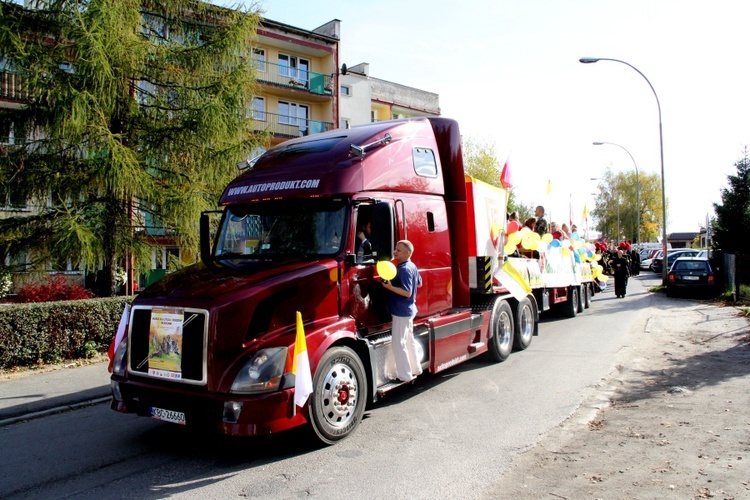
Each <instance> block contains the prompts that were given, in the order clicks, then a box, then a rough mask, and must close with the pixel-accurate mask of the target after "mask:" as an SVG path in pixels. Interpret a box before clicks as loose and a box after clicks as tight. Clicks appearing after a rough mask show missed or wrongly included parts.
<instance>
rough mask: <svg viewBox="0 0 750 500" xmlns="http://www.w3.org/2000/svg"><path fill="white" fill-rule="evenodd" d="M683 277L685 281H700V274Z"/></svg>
mask: <svg viewBox="0 0 750 500" xmlns="http://www.w3.org/2000/svg"><path fill="white" fill-rule="evenodd" d="M682 279H684V280H685V281H698V280H699V279H700V276H683V277H682Z"/></svg>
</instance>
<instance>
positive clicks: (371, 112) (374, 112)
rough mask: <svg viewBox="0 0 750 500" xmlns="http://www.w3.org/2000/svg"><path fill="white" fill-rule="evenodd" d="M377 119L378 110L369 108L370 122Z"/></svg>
mask: <svg viewBox="0 0 750 500" xmlns="http://www.w3.org/2000/svg"><path fill="white" fill-rule="evenodd" d="M376 121H378V112H377V111H375V110H374V109H371V110H370V122H372V123H375V122H376Z"/></svg>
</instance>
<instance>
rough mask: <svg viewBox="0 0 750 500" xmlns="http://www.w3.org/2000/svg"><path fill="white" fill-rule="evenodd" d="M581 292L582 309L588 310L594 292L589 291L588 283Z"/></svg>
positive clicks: (589, 285)
mask: <svg viewBox="0 0 750 500" xmlns="http://www.w3.org/2000/svg"><path fill="white" fill-rule="evenodd" d="M581 290H583V308H584V309H588V308H589V307H591V296H592V295H593V294H594V291H593V290H592V289H591V284H590V283H586V284H584V285H583V287H582V288H581Z"/></svg>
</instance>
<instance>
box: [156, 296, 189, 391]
mask: <svg viewBox="0 0 750 500" xmlns="http://www.w3.org/2000/svg"><path fill="white" fill-rule="evenodd" d="M184 317H185V311H184V310H183V309H158V308H155V309H153V310H152V311H151V325H150V328H149V332H148V340H149V344H148V374H149V375H152V376H154V377H162V378H170V379H177V380H179V379H181V378H182V321H183V318H184Z"/></svg>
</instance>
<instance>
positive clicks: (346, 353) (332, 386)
mask: <svg viewBox="0 0 750 500" xmlns="http://www.w3.org/2000/svg"><path fill="white" fill-rule="evenodd" d="M366 403H367V377H366V376H365V369H364V366H363V365H362V361H361V360H360V359H359V356H357V354H356V353H355V352H354V351H353V350H351V349H349V348H348V347H333V348H331V349H329V350H328V351H326V352H325V354H323V357H322V358H321V360H320V363H319V364H318V369H317V370H315V379H314V380H313V392H312V394H310V401H309V405H310V406H309V408H308V410H309V413H310V423H311V424H312V428H313V430H314V431H315V434H317V436H318V438H319V439H320V440H321V441H322V442H323V443H325V444H334V443H336V442H337V441H341V440H342V439H344V438H345V437H347V436H348V435H349V434H351V433H352V432H354V430H355V429H356V428H357V426H358V425H359V422H360V421H361V420H362V414H363V413H364V411H365V404H366Z"/></svg>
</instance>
